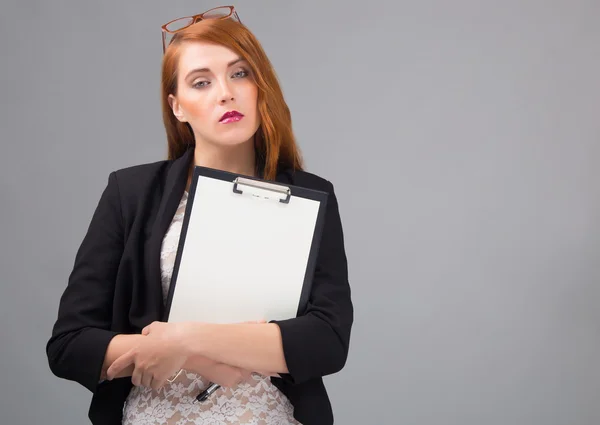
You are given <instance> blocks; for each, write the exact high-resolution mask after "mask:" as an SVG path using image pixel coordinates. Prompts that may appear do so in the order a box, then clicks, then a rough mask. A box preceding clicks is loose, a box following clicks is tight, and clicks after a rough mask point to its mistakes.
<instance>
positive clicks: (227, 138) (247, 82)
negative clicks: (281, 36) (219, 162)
mask: <svg viewBox="0 0 600 425" xmlns="http://www.w3.org/2000/svg"><path fill="white" fill-rule="evenodd" d="M181 48H182V49H181V56H180V58H179V72H178V75H177V94H176V95H170V96H169V101H170V104H171V107H172V109H173V113H174V114H175V116H176V117H177V119H179V121H181V122H188V123H189V124H190V125H191V126H192V129H193V131H194V135H195V137H196V143H198V142H200V143H202V142H204V143H210V144H213V145H218V146H234V145H239V144H242V143H246V142H250V141H251V140H253V136H254V134H255V133H256V131H257V130H258V127H259V126H260V115H259V114H258V88H257V86H256V84H255V82H254V78H253V76H252V75H251V71H250V67H249V66H248V63H247V62H246V61H245V60H243V59H242V58H241V57H239V56H238V55H237V54H236V53H235V52H233V51H232V50H230V49H228V48H227V47H224V46H220V45H217V44H212V43H204V42H190V43H184V44H183V45H182V46H181Z"/></svg>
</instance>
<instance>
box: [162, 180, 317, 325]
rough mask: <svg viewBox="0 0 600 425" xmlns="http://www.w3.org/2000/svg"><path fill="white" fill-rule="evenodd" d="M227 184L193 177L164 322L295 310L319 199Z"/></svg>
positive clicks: (274, 316) (275, 315)
mask: <svg viewBox="0 0 600 425" xmlns="http://www.w3.org/2000/svg"><path fill="white" fill-rule="evenodd" d="M232 188H233V183H232V182H227V181H222V180H218V179H213V178H208V177H204V176H200V177H199V179H198V184H197V186H196V191H195V196H194V204H193V208H192V213H191V217H190V222H189V226H188V230H187V236H186V239H185V246H184V248H183V253H182V257H181V263H180V266H179V271H178V275H177V282H176V284H175V291H174V295H173V299H172V303H171V309H170V313H169V319H168V320H169V322H181V321H199V322H209V323H239V322H244V321H251V320H267V321H269V320H281V319H288V318H292V317H296V313H297V310H298V303H299V300H300V294H301V291H302V287H303V284H304V278H305V273H306V266H307V262H308V258H309V253H310V249H311V243H312V239H313V234H314V229H315V225H316V221H317V215H318V211H319V202H318V201H313V200H310V199H305V198H301V197H294V196H292V197H291V199H290V202H289V203H288V204H284V203H281V202H278V201H277V200H273V199H265V198H262V197H257V196H255V195H258V194H260V191H261V189H252V188H250V187H244V188H243V192H244V194H236V193H234V192H233V190H232ZM263 193H264V192H263ZM253 194H254V195H253ZM281 197H284V196H281Z"/></svg>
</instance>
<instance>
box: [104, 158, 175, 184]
mask: <svg viewBox="0 0 600 425" xmlns="http://www.w3.org/2000/svg"><path fill="white" fill-rule="evenodd" d="M172 163H173V161H172V160H160V161H154V162H147V163H142V164H136V165H130V166H127V167H123V168H119V169H117V170H114V171H113V172H112V173H111V174H113V175H114V176H115V178H116V180H117V182H118V184H119V187H120V188H129V187H131V188H139V187H140V186H144V185H146V184H148V183H149V182H152V181H154V180H155V178H156V177H158V176H160V175H162V174H164V173H165V172H166V171H168V169H169V167H170V166H171V164H172Z"/></svg>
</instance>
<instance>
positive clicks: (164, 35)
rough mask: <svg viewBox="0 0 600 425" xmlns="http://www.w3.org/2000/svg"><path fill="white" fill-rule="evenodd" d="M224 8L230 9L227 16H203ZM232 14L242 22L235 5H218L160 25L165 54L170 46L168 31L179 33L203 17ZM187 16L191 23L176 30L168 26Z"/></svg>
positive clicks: (224, 17) (223, 17)
mask: <svg viewBox="0 0 600 425" xmlns="http://www.w3.org/2000/svg"><path fill="white" fill-rule="evenodd" d="M223 8H228V9H229V14H228V15H227V16H221V17H218V18H203V16H204V15H206V14H207V13H209V12H212V11H213V10H217V9H223ZM232 16H233V17H235V20H237V21H238V22H239V23H241V22H242V21H241V19H240V17H239V15H238V13H237V11H236V10H235V7H233V6H217V7H213V8H212V9H208V10H207V11H206V12H202V13H198V14H197V15H191V16H182V17H180V18H176V19H173V20H172V21H169V22H167V23H166V24H164V25H162V26H161V27H160V28H161V32H162V44H163V54H165V52H166V51H167V47H168V44H167V42H166V41H167V33H169V34H177V33H178V32H180V31H183V30H184V29H186V28H189V27H191V26H192V25H194V24H197V23H198V22H200V21H201V20H203V19H229V18H231V17H232ZM186 18H190V19H191V23H190V24H189V25H186V26H184V27H182V28H179V29H177V30H174V31H171V30H169V29H168V28H167V27H168V26H169V25H171V24H172V23H173V22H176V21H179V20H180V19H186ZM171 41H173V40H172V39H171ZM171 41H169V44H171Z"/></svg>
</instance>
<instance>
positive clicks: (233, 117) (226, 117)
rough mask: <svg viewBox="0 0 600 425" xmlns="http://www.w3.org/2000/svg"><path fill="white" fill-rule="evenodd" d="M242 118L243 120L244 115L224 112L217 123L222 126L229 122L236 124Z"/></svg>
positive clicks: (236, 112)
mask: <svg viewBox="0 0 600 425" xmlns="http://www.w3.org/2000/svg"><path fill="white" fill-rule="evenodd" d="M242 118H244V114H242V113H241V112H238V111H229V112H225V113H224V114H223V116H222V117H221V119H220V120H219V122H220V123H223V124H227V123H230V122H237V121H239V120H241V119H242Z"/></svg>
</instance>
